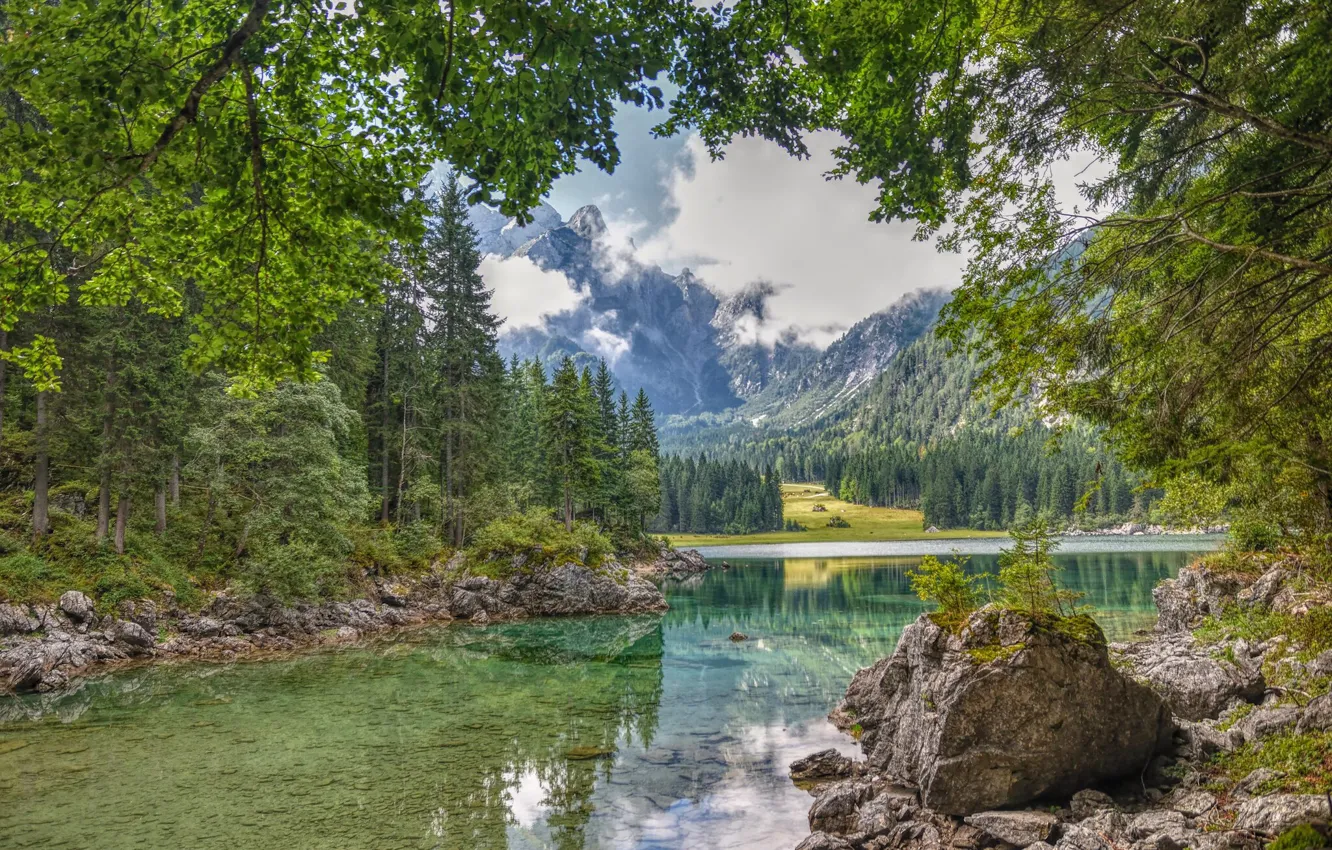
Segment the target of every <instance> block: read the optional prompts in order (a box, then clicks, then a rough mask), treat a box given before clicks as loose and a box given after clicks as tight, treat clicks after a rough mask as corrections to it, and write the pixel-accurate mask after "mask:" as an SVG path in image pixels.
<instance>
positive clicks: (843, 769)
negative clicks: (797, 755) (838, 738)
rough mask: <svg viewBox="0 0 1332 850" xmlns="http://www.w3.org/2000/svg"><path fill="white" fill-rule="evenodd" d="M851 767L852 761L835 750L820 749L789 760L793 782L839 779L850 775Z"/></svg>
mask: <svg viewBox="0 0 1332 850" xmlns="http://www.w3.org/2000/svg"><path fill="white" fill-rule="evenodd" d="M853 769H854V762H852V761H851V759H849V758H847V757H846V756H844V755H842V754H841V753H839V752H837V750H831V749H830V750H820V751H819V752H817V753H814V755H812V756H805V757H804V758H802V759H796V760H795V761H793V762H791V779H792V781H794V782H818V781H824V780H828V779H841V778H844V777H847V776H850V775H851V773H852V771H853Z"/></svg>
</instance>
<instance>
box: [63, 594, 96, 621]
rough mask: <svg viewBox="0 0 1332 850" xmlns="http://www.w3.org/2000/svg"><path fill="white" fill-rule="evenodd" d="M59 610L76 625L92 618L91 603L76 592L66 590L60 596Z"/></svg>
mask: <svg viewBox="0 0 1332 850" xmlns="http://www.w3.org/2000/svg"><path fill="white" fill-rule="evenodd" d="M60 610H61V611H63V612H64V613H65V616H66V617H69V618H70V619H71V620H73V621H74V622H76V623H86V622H88V621H90V620H91V619H92V618H93V603H92V600H91V599H89V598H88V597H87V596H85V595H83V594H82V593H80V592H79V591H77V590H66V591H65V592H64V593H62V594H61V595H60Z"/></svg>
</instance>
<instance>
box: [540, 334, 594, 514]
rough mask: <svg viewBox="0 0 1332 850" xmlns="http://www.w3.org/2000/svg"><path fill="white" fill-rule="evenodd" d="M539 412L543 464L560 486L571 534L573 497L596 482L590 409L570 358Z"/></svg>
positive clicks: (551, 385) (558, 374)
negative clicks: (543, 454)
mask: <svg viewBox="0 0 1332 850" xmlns="http://www.w3.org/2000/svg"><path fill="white" fill-rule="evenodd" d="M543 408H544V409H543V410H542V412H541V440H542V446H543V448H544V449H545V455H546V462H547V464H548V465H549V468H550V471H551V474H552V475H553V477H554V478H555V480H556V481H557V482H558V484H559V488H560V496H561V501H562V508H563V514H564V527H565V528H566V529H567V530H569V531H572V530H573V523H574V497H575V496H576V495H578V494H579V493H584V492H587V491H588V490H590V489H591V488H592V487H595V486H596V484H597V481H598V475H597V471H598V470H597V461H596V457H595V449H596V440H595V435H594V434H593V432H592V428H591V425H592V421H593V417H592V415H591V411H592V410H593V408H592V405H591V400H590V397H589V394H585V393H584V391H583V388H582V384H581V382H580V380H579V376H578V369H577V367H575V366H574V362H573V359H572V358H570V357H567V356H566V357H565V358H564V360H563V361H561V363H560V367H559V369H557V370H556V371H555V376H554V378H553V379H552V381H551V384H550V388H549V390H548V391H547V393H546V397H545V403H544V406H543Z"/></svg>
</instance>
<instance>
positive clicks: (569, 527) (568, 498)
mask: <svg viewBox="0 0 1332 850" xmlns="http://www.w3.org/2000/svg"><path fill="white" fill-rule="evenodd" d="M564 530H565V531H573V488H572V487H570V486H569V480H568V479H567V478H566V479H565V481H564Z"/></svg>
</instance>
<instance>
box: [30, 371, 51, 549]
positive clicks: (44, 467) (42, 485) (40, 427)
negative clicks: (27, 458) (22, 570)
mask: <svg viewBox="0 0 1332 850" xmlns="http://www.w3.org/2000/svg"><path fill="white" fill-rule="evenodd" d="M46 395H47V393H46V390H42V391H41V392H39V393H37V433H36V435H35V436H36V438H37V474H36V477H35V479H34V481H33V485H32V536H33V538H34V539H36V538H40V537H43V536H45V534H46V531H47V528H48V526H49V523H48V517H47V509H46V500H47V490H48V489H49V488H50V486H51V480H50V458H49V457H48V456H47V433H46Z"/></svg>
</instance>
